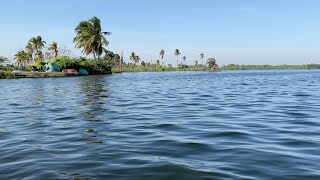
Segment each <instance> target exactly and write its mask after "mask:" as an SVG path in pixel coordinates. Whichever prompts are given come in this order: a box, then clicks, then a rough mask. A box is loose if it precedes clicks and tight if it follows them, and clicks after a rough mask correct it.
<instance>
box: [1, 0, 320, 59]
mask: <svg viewBox="0 0 320 180" xmlns="http://www.w3.org/2000/svg"><path fill="white" fill-rule="evenodd" d="M319 8H320V1H318V0H161V1H159V0H158V1H155V0H54V1H49V0H28V1H25V0H1V1H0V22H1V26H0V56H7V57H11V58H12V57H13V55H14V54H15V52H17V51H18V50H21V49H23V48H24V46H25V45H26V43H27V41H28V40H29V39H30V38H31V37H32V36H37V35H41V36H42V37H43V39H44V40H45V41H47V43H51V42H52V41H56V42H58V43H59V44H64V45H66V46H67V47H69V48H70V49H71V50H72V51H73V52H74V54H75V55H77V56H80V55H81V53H80V51H79V50H76V49H74V44H73V42H72V40H73V38H74V35H75V33H74V28H75V27H76V26H77V24H78V23H79V22H80V21H81V20H87V19H90V18H91V17H93V16H97V17H99V18H100V19H101V21H102V27H103V29H104V30H106V31H111V32H112V35H111V36H109V37H108V39H109V41H110V45H109V49H110V50H112V51H115V52H116V53H121V51H122V50H123V51H124V55H125V58H126V60H127V61H128V60H129V59H128V55H129V53H130V52H132V51H134V52H136V53H137V54H138V55H140V57H141V58H142V60H146V61H149V60H150V54H151V56H152V58H153V60H156V59H159V55H158V54H159V51H160V50H161V49H162V48H163V49H165V51H166V56H165V61H166V63H172V64H175V57H174V55H173V53H174V50H175V49H176V48H178V49H180V51H181V52H182V55H183V56H186V57H187V62H188V63H189V64H193V63H194V61H195V60H198V59H199V54H200V53H201V52H204V53H205V55H206V57H215V58H216V59H217V61H218V63H219V64H220V65H223V64H231V63H234V64H304V63H320V11H319Z"/></svg>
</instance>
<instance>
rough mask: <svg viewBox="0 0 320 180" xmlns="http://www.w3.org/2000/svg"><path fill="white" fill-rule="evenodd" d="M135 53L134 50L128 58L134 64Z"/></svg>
mask: <svg viewBox="0 0 320 180" xmlns="http://www.w3.org/2000/svg"><path fill="white" fill-rule="evenodd" d="M136 58H137V56H136V54H135V53H134V52H132V53H131V56H130V60H131V61H132V63H133V64H136Z"/></svg>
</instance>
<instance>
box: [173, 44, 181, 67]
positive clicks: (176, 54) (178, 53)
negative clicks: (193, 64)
mask: <svg viewBox="0 0 320 180" xmlns="http://www.w3.org/2000/svg"><path fill="white" fill-rule="evenodd" d="M174 55H175V56H177V69H178V68H179V56H180V55H181V53H180V51H179V49H176V50H175V51H174Z"/></svg>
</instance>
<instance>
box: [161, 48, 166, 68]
mask: <svg viewBox="0 0 320 180" xmlns="http://www.w3.org/2000/svg"><path fill="white" fill-rule="evenodd" d="M164 54H165V51H164V50H163V49H161V51H160V58H161V61H162V66H163V65H164V62H163V58H164Z"/></svg>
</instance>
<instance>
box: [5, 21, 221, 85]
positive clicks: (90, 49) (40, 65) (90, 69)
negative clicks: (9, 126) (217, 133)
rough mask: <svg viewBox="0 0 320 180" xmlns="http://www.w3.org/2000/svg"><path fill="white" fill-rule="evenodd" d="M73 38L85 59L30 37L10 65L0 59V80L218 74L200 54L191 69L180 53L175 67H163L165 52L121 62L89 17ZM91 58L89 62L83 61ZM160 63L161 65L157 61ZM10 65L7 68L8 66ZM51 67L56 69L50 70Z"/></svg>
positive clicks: (133, 56)
mask: <svg viewBox="0 0 320 180" xmlns="http://www.w3.org/2000/svg"><path fill="white" fill-rule="evenodd" d="M75 32H76V36H75V38H74V40H73V42H74V43H75V47H76V48H77V49H81V52H82V53H83V54H84V55H85V56H86V57H74V56H71V55H70V53H69V51H68V49H67V48H66V47H63V46H62V47H59V44H58V43H57V42H51V43H49V45H48V46H46V45H47V42H46V41H44V40H43V39H42V37H41V36H37V37H32V38H31V39H30V40H29V41H28V42H27V45H26V46H25V49H24V50H20V51H18V52H17V53H16V54H15V58H14V63H12V61H10V60H9V59H8V58H6V57H2V56H1V57H0V79H9V78H44V77H68V76H79V75H103V74H112V73H122V72H163V71H218V70H220V68H219V66H218V65H217V64H216V60H215V58H209V59H208V60H207V61H206V62H205V63H204V59H205V55H204V53H201V54H200V57H199V58H200V61H201V63H199V61H198V60H195V62H194V65H188V64H187V57H186V56H183V57H182V60H181V61H180V57H181V52H180V50H179V49H176V50H175V51H174V55H175V56H176V58H177V64H176V67H173V66H172V64H165V62H164V59H165V50H163V49H162V50H161V51H160V53H159V59H158V60H156V61H155V62H153V61H152V59H151V60H150V61H149V62H148V61H147V60H141V58H140V56H139V55H137V54H136V53H135V52H132V53H131V55H130V57H129V58H130V62H128V63H126V62H125V61H124V57H123V53H121V54H120V53H118V54H117V53H115V52H112V51H109V50H108V49H107V46H108V44H109V41H108V40H107V36H108V35H111V32H106V31H103V30H102V29H101V21H100V19H99V18H97V17H93V18H91V19H89V20H87V21H81V22H80V23H79V25H78V26H77V27H76V28H75ZM88 56H92V57H93V58H87V57H88ZM160 60H161V61H160ZM10 63H11V64H10ZM54 66H55V67H56V68H54Z"/></svg>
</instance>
